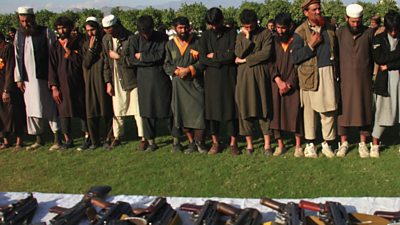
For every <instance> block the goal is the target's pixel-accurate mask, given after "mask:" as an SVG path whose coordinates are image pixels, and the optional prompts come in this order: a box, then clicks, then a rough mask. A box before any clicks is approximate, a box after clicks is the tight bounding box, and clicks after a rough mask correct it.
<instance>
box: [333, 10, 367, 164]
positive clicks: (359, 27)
mask: <svg viewBox="0 0 400 225" xmlns="http://www.w3.org/2000/svg"><path fill="white" fill-rule="evenodd" d="M362 14H363V8H362V6H361V5H359V4H351V5H348V6H347V7H346V20H347V24H346V26H343V27H341V28H339V30H338V31H337V32H336V35H337V39H338V43H339V49H340V51H339V52H340V54H339V57H340V91H341V101H340V103H341V104H340V112H339V116H338V134H339V135H340V137H341V144H340V145H339V150H338V151H337V153H336V156H337V157H344V156H345V155H346V153H347V150H348V148H349V143H348V142H347V135H348V134H349V129H350V128H351V127H356V128H358V129H359V132H360V143H359V144H358V152H359V154H360V157H361V158H365V157H368V156H369V152H368V147H367V145H366V139H367V136H370V132H369V130H370V128H371V125H372V118H373V116H372V73H373V69H374V61H373V58H372V41H373V38H374V30H373V29H368V27H366V26H364V25H363V23H362V22H363V21H362V19H363V17H362Z"/></svg>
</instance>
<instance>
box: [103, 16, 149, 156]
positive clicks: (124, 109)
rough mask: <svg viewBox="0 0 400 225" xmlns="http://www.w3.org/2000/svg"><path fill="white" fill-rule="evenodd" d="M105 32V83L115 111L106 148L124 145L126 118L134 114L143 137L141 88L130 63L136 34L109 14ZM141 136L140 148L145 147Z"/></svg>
mask: <svg viewBox="0 0 400 225" xmlns="http://www.w3.org/2000/svg"><path fill="white" fill-rule="evenodd" d="M102 24H103V28H104V31H105V32H106V35H104V37H103V48H104V49H103V51H104V57H106V58H105V59H104V82H105V83H106V86H107V93H108V94H109V95H110V96H112V105H113V110H114V119H113V133H114V140H113V142H112V143H111V144H110V145H109V146H107V143H106V144H105V147H106V148H113V147H116V146H118V145H120V144H121V140H120V138H121V137H122V136H123V134H124V118H125V117H126V116H134V117H135V120H136V125H137V132H138V136H139V137H143V125H142V118H141V117H140V114H139V102H138V88H137V74H136V68H133V67H132V66H129V65H127V63H126V57H127V54H128V43H129V39H131V38H132V37H133V34H132V33H131V32H130V31H128V30H127V29H126V28H125V27H124V26H123V25H122V24H121V21H120V20H119V19H118V18H117V17H115V16H114V15H108V16H106V17H104V18H103V20H102ZM146 146H147V145H146V142H145V141H144V140H143V139H142V141H141V142H140V144H139V149H140V150H144V149H145V148H146Z"/></svg>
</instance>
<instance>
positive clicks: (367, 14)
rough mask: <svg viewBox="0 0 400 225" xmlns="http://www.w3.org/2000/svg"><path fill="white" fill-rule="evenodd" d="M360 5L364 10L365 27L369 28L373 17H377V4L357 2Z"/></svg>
mask: <svg viewBox="0 0 400 225" xmlns="http://www.w3.org/2000/svg"><path fill="white" fill-rule="evenodd" d="M357 3H358V4H360V5H361V6H362V7H363V8H364V11H363V19H364V25H366V26H368V25H369V23H370V19H371V17H373V16H375V15H377V7H375V4H373V3H371V2H360V1H358V2H357Z"/></svg>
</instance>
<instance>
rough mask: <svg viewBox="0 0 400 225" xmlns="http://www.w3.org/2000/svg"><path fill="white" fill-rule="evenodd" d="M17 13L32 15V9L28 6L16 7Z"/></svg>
mask: <svg viewBox="0 0 400 225" xmlns="http://www.w3.org/2000/svg"><path fill="white" fill-rule="evenodd" d="M17 13H18V14H20V15H33V14H34V13H33V8H32V7H29V6H21V7H18V9H17Z"/></svg>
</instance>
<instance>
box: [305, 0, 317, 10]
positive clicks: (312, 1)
mask: <svg viewBox="0 0 400 225" xmlns="http://www.w3.org/2000/svg"><path fill="white" fill-rule="evenodd" d="M316 3H317V4H320V3H321V1H320V0H305V1H304V2H303V4H301V9H302V10H306V9H307V7H308V6H310V5H312V4H316Z"/></svg>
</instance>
